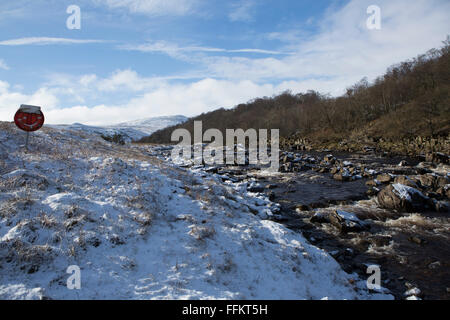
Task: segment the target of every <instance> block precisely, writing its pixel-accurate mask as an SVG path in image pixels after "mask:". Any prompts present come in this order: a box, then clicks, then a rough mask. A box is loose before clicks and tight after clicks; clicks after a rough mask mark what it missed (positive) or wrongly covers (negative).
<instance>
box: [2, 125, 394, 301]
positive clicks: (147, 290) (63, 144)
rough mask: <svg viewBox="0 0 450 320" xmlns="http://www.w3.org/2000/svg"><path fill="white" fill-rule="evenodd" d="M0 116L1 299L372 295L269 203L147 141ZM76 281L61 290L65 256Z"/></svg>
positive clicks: (339, 296) (360, 296) (245, 297)
mask: <svg viewBox="0 0 450 320" xmlns="http://www.w3.org/2000/svg"><path fill="white" fill-rule="evenodd" d="M23 142H24V135H23V133H22V134H20V132H19V129H17V128H16V127H15V126H14V124H12V123H6V122H0V176H1V179H0V266H1V267H0V278H1V279H2V281H1V283H0V299H296V300H297V299H320V298H325V297H328V298H330V299H372V298H392V296H390V295H386V294H380V293H375V292H373V293H372V292H369V291H368V290H367V287H366V282H365V281H363V280H362V279H358V278H357V276H356V275H354V274H353V275H349V274H347V273H345V272H344V271H343V270H342V269H341V268H340V266H339V265H338V263H337V262H336V261H335V260H334V259H333V258H332V257H331V256H330V255H329V254H327V253H326V252H325V251H323V250H321V249H319V248H317V247H315V246H313V245H311V244H310V243H308V241H306V240H305V238H304V237H303V236H302V234H301V233H298V232H295V231H292V230H289V229H287V228H286V227H284V226H282V225H281V224H278V223H276V222H274V221H270V220H269V219H267V215H268V212H270V210H271V208H272V205H273V203H271V202H270V201H269V200H268V199H266V198H264V197H262V196H260V195H257V194H255V193H251V192H247V191H245V190H242V189H239V188H234V187H233V186H230V185H227V184H223V183H222V182H221V180H220V179H218V178H214V177H213V176H209V177H208V176H205V175H201V174H199V173H196V172H194V171H189V170H183V169H180V168H178V167H176V166H174V165H172V164H170V163H167V162H163V161H160V160H158V159H157V158H155V157H151V156H149V155H148V149H147V148H143V147H141V146H136V145H132V144H128V145H125V146H121V145H117V144H112V143H108V142H107V141H104V140H103V139H101V138H100V137H99V136H98V135H96V134H89V133H86V132H82V131H67V130H63V129H57V128H51V127H44V128H43V129H42V130H40V131H38V132H36V133H33V136H32V137H31V141H30V149H29V150H28V151H25V150H24V149H23V148H21V147H20V145H21V144H23ZM73 265H75V266H78V267H79V268H80V270H81V290H69V289H68V288H67V280H69V276H70V274H67V273H66V270H67V268H68V267H69V266H73Z"/></svg>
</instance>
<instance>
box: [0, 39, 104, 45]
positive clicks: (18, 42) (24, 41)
mask: <svg viewBox="0 0 450 320" xmlns="http://www.w3.org/2000/svg"><path fill="white" fill-rule="evenodd" d="M104 42H105V41H104V40H88V39H68V38H50V37H29V38H19V39H10V40H3V41H0V45H2V46H23V45H50V44H86V43H104Z"/></svg>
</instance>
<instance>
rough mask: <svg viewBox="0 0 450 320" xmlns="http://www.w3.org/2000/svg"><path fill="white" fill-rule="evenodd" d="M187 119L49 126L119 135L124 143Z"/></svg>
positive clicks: (108, 135) (181, 117)
mask: <svg viewBox="0 0 450 320" xmlns="http://www.w3.org/2000/svg"><path fill="white" fill-rule="evenodd" d="M187 120H188V118H187V117H185V116H181V115H176V116H164V117H152V118H146V119H142V120H134V121H129V122H122V123H118V124H114V125H108V126H88V125H84V124H81V123H73V124H60V125H49V126H50V127H53V128H59V129H66V130H77V131H84V132H87V133H90V134H99V135H102V136H106V137H113V136H114V135H120V136H121V137H123V140H124V141H125V142H131V141H135V140H139V139H141V138H143V137H145V136H148V135H150V134H152V133H153V132H155V131H158V130H160V129H164V128H166V127H170V126H174V125H177V124H180V123H183V122H185V121H187Z"/></svg>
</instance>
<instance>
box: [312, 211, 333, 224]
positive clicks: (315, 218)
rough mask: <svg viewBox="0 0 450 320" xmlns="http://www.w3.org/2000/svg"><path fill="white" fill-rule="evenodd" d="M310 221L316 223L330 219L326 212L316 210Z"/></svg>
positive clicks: (327, 221)
mask: <svg viewBox="0 0 450 320" xmlns="http://www.w3.org/2000/svg"><path fill="white" fill-rule="evenodd" d="M311 222H316V223H329V222H330V219H329V217H328V214H326V213H323V212H316V213H315V214H314V215H313V216H312V217H311Z"/></svg>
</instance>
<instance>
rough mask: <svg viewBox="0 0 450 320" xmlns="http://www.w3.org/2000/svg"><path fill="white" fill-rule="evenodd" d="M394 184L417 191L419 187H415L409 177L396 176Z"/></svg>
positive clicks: (414, 183)
mask: <svg viewBox="0 0 450 320" xmlns="http://www.w3.org/2000/svg"><path fill="white" fill-rule="evenodd" d="M394 183H399V184H403V185H405V186H408V187H411V188H416V189H419V186H418V185H417V183H416V182H414V181H413V180H412V179H411V178H410V177H408V176H397V177H395V179H394Z"/></svg>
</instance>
